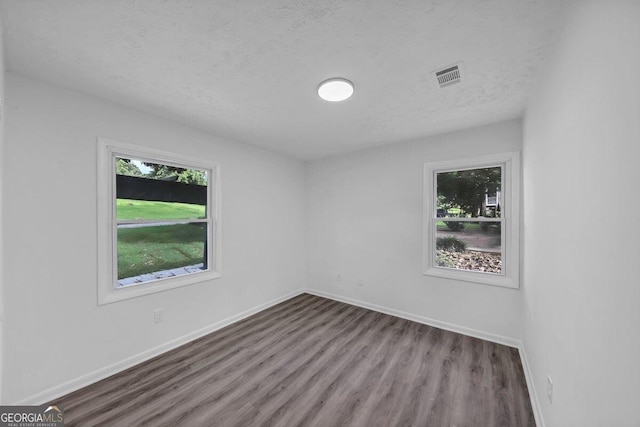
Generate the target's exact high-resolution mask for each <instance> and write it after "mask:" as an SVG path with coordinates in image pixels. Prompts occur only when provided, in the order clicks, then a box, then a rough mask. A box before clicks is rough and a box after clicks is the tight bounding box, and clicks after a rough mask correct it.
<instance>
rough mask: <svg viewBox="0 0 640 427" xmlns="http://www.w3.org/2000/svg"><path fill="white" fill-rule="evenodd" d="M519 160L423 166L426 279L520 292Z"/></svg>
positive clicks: (491, 158) (492, 159)
mask: <svg viewBox="0 0 640 427" xmlns="http://www.w3.org/2000/svg"><path fill="white" fill-rule="evenodd" d="M519 158H520V157H519V153H506V154H501V155H492V156H483V157H479V158H473V159H462V160H454V161H444V162H433V163H426V164H425V187H424V188H425V190H424V193H425V194H424V212H425V213H424V216H425V219H424V238H423V239H424V254H423V256H424V274H425V275H430V276H438V277H444V278H449V279H457V280H464V281H470V282H476V283H482V284H488V285H497V286H504V287H510V288H518V286H519V263H520V259H519V245H520V244H519V227H520V225H519V223H520V222H519V203H520V201H519V187H520V179H519V177H520V168H519V163H520V162H519Z"/></svg>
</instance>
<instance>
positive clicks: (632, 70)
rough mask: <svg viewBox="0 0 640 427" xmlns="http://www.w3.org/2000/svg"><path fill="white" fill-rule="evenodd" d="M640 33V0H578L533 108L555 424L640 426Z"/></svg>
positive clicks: (545, 364) (537, 263)
mask: <svg viewBox="0 0 640 427" xmlns="http://www.w3.org/2000/svg"><path fill="white" fill-rule="evenodd" d="M639 42H640V2H637V1H618V0H611V1H606V2H603V1H583V2H577V3H576V4H575V6H574V9H573V10H572V11H571V13H570V19H569V20H568V22H567V24H566V26H565V27H564V32H563V34H562V37H561V38H560V39H559V42H558V44H557V46H556V48H555V50H554V53H553V55H552V57H551V59H550V61H549V64H548V66H547V68H546V72H545V74H544V76H542V79H541V83H540V86H539V87H538V88H537V90H536V92H535V93H536V95H535V98H534V99H533V101H532V102H531V103H530V105H529V108H528V110H527V113H526V119H525V124H524V168H523V169H524V197H525V201H524V207H525V210H524V233H525V247H524V249H525V252H524V297H525V321H524V327H525V349H526V353H527V356H528V359H529V364H530V366H531V368H532V372H533V378H534V382H535V385H536V390H537V391H538V396H539V401H540V403H541V407H542V412H543V414H544V419H545V421H546V425H547V426H548V427H549V426H620V427H622V426H639V425H640V363H639V361H640V329H639V328H640V308H639V304H640V270H639V269H638V265H639V260H640V220H639V219H638V213H639V212H640V199H639V198H638V196H639V195H640V189H639V188H640V175H639V174H638V162H639V159H640V79H639V77H640V48H639ZM547 375H551V377H552V379H553V382H554V392H553V393H554V395H553V404H550V403H549V402H548V400H547V396H546V390H547V384H546V377H547Z"/></svg>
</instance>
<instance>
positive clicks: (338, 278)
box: [336, 273, 342, 282]
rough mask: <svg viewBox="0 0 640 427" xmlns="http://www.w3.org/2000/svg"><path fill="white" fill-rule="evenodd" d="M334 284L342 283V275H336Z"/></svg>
mask: <svg viewBox="0 0 640 427" xmlns="http://www.w3.org/2000/svg"><path fill="white" fill-rule="evenodd" d="M336 282H342V274H340V273H338V274H337V275H336Z"/></svg>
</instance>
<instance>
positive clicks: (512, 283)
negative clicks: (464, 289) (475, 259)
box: [423, 267, 520, 289]
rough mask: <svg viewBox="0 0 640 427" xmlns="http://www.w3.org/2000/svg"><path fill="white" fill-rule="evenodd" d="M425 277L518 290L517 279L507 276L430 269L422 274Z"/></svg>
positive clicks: (436, 268)
mask: <svg viewBox="0 0 640 427" xmlns="http://www.w3.org/2000/svg"><path fill="white" fill-rule="evenodd" d="M423 274H424V275H425V276H434V277H441V278H444V279H451V280H459V281H463V282H471V283H478V284H481V285H489V286H499V287H502V288H510V289H519V288H520V286H519V283H518V280H517V279H514V278H512V277H508V276H500V275H497V274H496V275H493V274H489V273H475V272H473V271H464V270H456V269H452V268H443V267H431V268H429V269H427V271H425V272H424V273H423Z"/></svg>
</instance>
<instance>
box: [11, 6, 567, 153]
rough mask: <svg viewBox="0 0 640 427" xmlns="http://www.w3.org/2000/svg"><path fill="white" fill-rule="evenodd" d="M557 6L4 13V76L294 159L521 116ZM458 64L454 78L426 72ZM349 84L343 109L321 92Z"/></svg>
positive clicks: (25, 9)
mask: <svg viewBox="0 0 640 427" xmlns="http://www.w3.org/2000/svg"><path fill="white" fill-rule="evenodd" d="M559 3H560V1H558V0H349V1H345V0H342V1H339V0H270V1H259V0H232V1H229V0H218V1H211V0H173V1H159V0H138V1H134V0H91V1H87V0H52V1H38V0H2V1H1V2H0V12H1V14H2V21H3V26H4V31H5V36H4V38H5V45H6V46H5V55H6V62H7V68H8V69H9V70H10V71H15V72H18V73H22V74H25V75H27V76H31V77H35V78H38V79H42V80H45V81H49V82H52V83H55V84H59V85H62V86H65V87H69V88H73V89H76V90H79V91H82V92H85V93H89V94H93V95H97V96H100V97H103V98H107V99H110V100H112V101H116V102H118V103H121V104H126V105H130V106H133V107H135V108H138V109H140V110H144V111H147V112H150V113H154V114H157V115H161V116H164V117H169V118H171V119H173V120H176V121H179V122H182V123H185V124H188V125H191V126H194V127H197V128H200V129H204V130H207V131H210V132H211V133H214V134H217V135H223V136H226V137H230V138H233V139H235V140H238V141H243V142H248V143H250V144H254V145H258V146H263V147H267V148H270V149H272V150H276V151H279V152H283V153H287V154H290V155H293V156H295V157H298V158H301V159H314V158H319V157H323V156H326V155H330V154H334V153H341V152H347V151H353V150H357V149H361V148H366V147H369V146H374V145H380V144H384V143H391V142H396V141H402V140H407V139H413V138H418V137H421V136H426V135H433V134H436V133H441V132H445V131H450V130H454V129H461V128H467V127H471V126H476V125H481V124H486V123H491V122H495V121H498V120H502V119H507V118H513V117H518V116H521V115H522V113H523V111H524V107H525V103H526V100H527V97H528V94H529V91H530V90H531V87H532V82H533V80H534V78H535V75H536V73H537V71H538V69H539V67H540V66H541V62H542V60H543V58H544V55H545V52H546V49H547V45H548V43H549V42H550V38H551V37H552V35H553V31H554V16H555V15H556V12H557V11H556V9H557V7H558V4H559ZM458 62H462V64H463V70H462V71H463V81H462V83H460V84H457V85H454V86H449V87H447V88H444V89H440V88H438V87H437V85H436V83H435V80H434V77H433V72H434V71H436V70H437V69H439V68H441V67H444V66H448V65H451V64H454V63H458ZM335 76H339V77H346V78H348V79H350V80H352V81H353V82H354V83H355V86H356V92H355V94H354V96H353V98H351V99H350V100H348V101H345V102H342V103H327V102H325V101H322V100H321V99H320V98H319V97H318V96H317V93H316V88H317V85H318V83H319V82H321V81H323V80H325V79H327V78H329V77H335Z"/></svg>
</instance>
